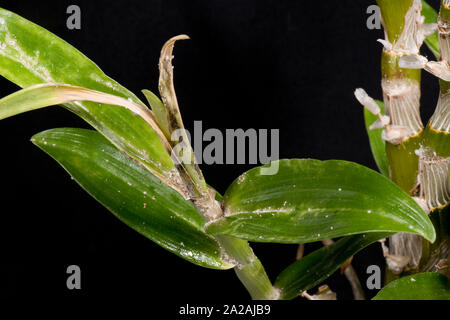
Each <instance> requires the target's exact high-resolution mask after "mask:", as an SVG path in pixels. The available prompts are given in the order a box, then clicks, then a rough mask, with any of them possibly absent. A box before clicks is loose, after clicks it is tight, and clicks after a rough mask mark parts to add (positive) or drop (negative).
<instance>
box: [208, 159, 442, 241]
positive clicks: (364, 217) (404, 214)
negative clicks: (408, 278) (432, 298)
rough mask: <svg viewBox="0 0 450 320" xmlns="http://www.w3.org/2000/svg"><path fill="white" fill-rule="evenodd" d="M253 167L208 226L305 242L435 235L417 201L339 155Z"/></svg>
mask: <svg viewBox="0 0 450 320" xmlns="http://www.w3.org/2000/svg"><path fill="white" fill-rule="evenodd" d="M270 165H271V164H267V165H265V166H263V167H258V168H254V169H252V170H250V171H248V172H246V173H244V174H243V175H242V176H240V177H239V178H238V179H236V180H235V181H234V182H233V183H232V184H231V186H230V187H229V188H228V190H227V191H226V192H225V195H224V199H223V207H224V215H225V216H224V217H223V218H220V219H218V220H215V221H214V222H212V223H210V224H209V225H208V227H207V231H208V232H210V233H212V234H226V235H230V236H234V237H238V238H242V239H246V240H251V241H258V242H278V243H305V242H313V241H318V240H323V239H328V238H335V237H340V236H344V235H351V234H357V233H365V232H410V233H415V234H419V235H421V236H423V237H425V238H426V239H428V240H430V241H434V239H435V237H436V234H435V231H434V228H433V225H432V223H431V221H430V220H429V218H428V216H427V215H426V213H425V212H423V211H422V209H421V208H420V207H419V205H418V204H417V203H416V202H415V201H414V200H413V199H412V198H411V197H410V196H409V195H408V194H406V193H405V192H403V191H402V190H401V189H400V188H399V187H397V186H396V185H395V184H394V183H392V182H391V181H389V179H387V178H386V177H384V176H382V175H380V174H379V173H377V172H375V171H373V170H370V169H368V168H366V167H363V166H361V165H358V164H356V163H352V162H347V161H338V160H329V161H319V160H312V159H292V160H280V161H279V162H278V166H279V170H278V173H277V174H275V175H263V174H261V171H262V170H261V169H264V168H267V167H268V166H270Z"/></svg>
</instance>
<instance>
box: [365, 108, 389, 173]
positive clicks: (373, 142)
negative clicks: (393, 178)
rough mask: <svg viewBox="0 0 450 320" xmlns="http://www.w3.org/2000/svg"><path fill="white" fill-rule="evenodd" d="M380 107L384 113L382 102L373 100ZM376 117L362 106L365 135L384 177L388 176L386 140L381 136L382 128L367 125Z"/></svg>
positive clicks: (376, 117)
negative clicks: (372, 128) (370, 127)
mask: <svg viewBox="0 0 450 320" xmlns="http://www.w3.org/2000/svg"><path fill="white" fill-rule="evenodd" d="M375 101H376V102H377V104H378V106H379V107H380V110H381V113H382V114H386V109H385V107H384V103H383V102H381V101H378V100H375ZM377 119H378V116H376V115H374V114H372V113H371V112H370V111H369V110H367V109H366V108H364V121H365V123H366V130H367V135H368V136H369V143H370V149H371V150H372V154H373V157H374V159H375V162H376V164H377V166H378V169H379V170H380V172H381V173H382V174H384V175H385V176H386V177H389V160H388V157H387V155H386V142H385V141H384V140H383V139H382V138H381V132H382V131H383V129H375V130H370V129H369V126H370V125H371V124H372V123H374V122H375V121H376V120H377Z"/></svg>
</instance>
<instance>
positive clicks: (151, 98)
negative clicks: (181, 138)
mask: <svg viewBox="0 0 450 320" xmlns="http://www.w3.org/2000/svg"><path fill="white" fill-rule="evenodd" d="M142 93H143V94H144V96H145V98H146V99H147V101H148V103H149V104H150V107H151V108H152V111H153V113H154V115H155V119H156V120H157V121H158V124H159V126H160V127H161V130H162V131H163V132H164V135H165V136H166V138H167V139H169V138H170V131H169V122H168V118H167V112H166V107H165V106H164V104H163V103H162V101H161V100H160V99H159V98H158V97H157V96H156V95H155V94H154V93H153V92H151V91H150V90H147V89H144V90H142Z"/></svg>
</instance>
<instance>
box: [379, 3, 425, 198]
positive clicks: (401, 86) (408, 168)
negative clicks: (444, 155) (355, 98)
mask: <svg viewBox="0 0 450 320" xmlns="http://www.w3.org/2000/svg"><path fill="white" fill-rule="evenodd" d="M377 3H378V5H379V6H380V9H381V14H382V18H383V25H384V29H385V33H386V36H387V39H386V40H387V41H389V42H390V43H391V44H392V49H391V50H388V49H386V48H384V49H383V51H382V56H381V73H382V87H383V100H384V103H385V106H386V111H387V114H388V115H389V116H390V118H391V124H392V125H394V126H405V127H408V129H409V131H410V134H408V137H407V139H405V140H404V141H403V142H402V143H400V144H397V145H395V144H392V143H390V142H387V143H386V153H387V155H388V158H389V169H390V178H391V180H392V181H394V182H395V183H396V184H397V185H399V186H400V187H401V188H402V189H403V190H405V191H406V192H412V190H413V188H414V186H415V180H416V176H417V170H418V158H417V155H416V154H415V153H414V150H415V149H417V147H418V143H419V138H418V135H420V133H421V132H422V128H423V125H422V121H421V120H420V112H419V107H420V101H419V99H420V76H421V70H420V69H404V68H400V67H399V65H398V62H399V59H400V57H402V56H404V55H409V54H417V53H418V52H414V53H408V52H407V51H408V50H407V49H411V48H406V44H408V45H411V43H412V41H411V38H410V37H414V36H415V35H414V34H409V32H412V31H414V30H409V29H410V27H409V28H406V26H407V24H408V25H410V23H413V22H414V21H413V17H412V14H413V13H412V12H413V11H412V10H413V9H414V8H413V5H414V1H413V0H396V1H390V0H378V1H377ZM411 21H413V22H411ZM406 39H409V40H408V41H407V40H406ZM412 49H414V48H412Z"/></svg>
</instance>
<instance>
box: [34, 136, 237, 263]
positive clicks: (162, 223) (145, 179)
mask: <svg viewBox="0 0 450 320" xmlns="http://www.w3.org/2000/svg"><path fill="white" fill-rule="evenodd" d="M32 141H33V143H34V144H36V145H37V146H38V147H39V148H41V149H42V150H44V151H45V152H46V153H48V154H49V155H50V156H51V157H53V158H54V159H55V160H56V161H58V163H59V164H61V165H62V166H63V167H64V168H65V169H66V170H67V172H69V174H70V175H71V176H72V177H73V178H74V179H75V181H77V182H78V183H79V184H80V185H81V186H82V187H83V188H84V189H85V190H86V191H87V192H88V193H89V194H90V195H91V196H93V197H94V198H95V199H96V200H97V201H99V202H100V203H101V204H102V205H104V206H105V207H106V208H107V209H109V210H110V211H111V212H112V213H113V214H114V215H115V216H117V217H118V218H119V219H120V220H122V221H123V222H124V223H126V224H127V225H128V226H130V227H131V228H133V229H135V230H136V231H138V232H139V233H141V234H143V235H144V236H146V237H147V238H149V239H151V240H153V241H154V242H156V243H157V244H159V245H160V246H162V247H163V248H165V249H167V250H169V251H171V252H173V253H175V254H177V255H178V256H180V257H182V258H184V259H186V260H188V261H190V262H193V263H195V264H198V265H201V266H204V267H209V268H215V269H228V268H231V267H233V266H232V265H231V264H230V263H228V262H225V261H223V260H222V251H221V248H220V247H219V245H218V243H217V241H216V240H215V239H214V238H213V237H211V236H209V235H207V234H206V233H205V232H204V231H203V227H204V220H203V218H202V217H201V216H200V213H199V212H198V211H197V210H196V208H195V207H194V205H193V204H192V203H191V202H190V201H187V200H185V199H184V198H183V197H182V196H181V195H180V194H179V193H178V192H176V191H175V190H173V189H172V188H170V187H168V186H167V185H166V184H164V183H163V182H161V181H160V180H159V179H157V178H155V177H154V176H153V175H152V174H150V173H149V172H148V171H147V170H145V168H143V167H142V166H140V165H138V164H136V163H135V162H134V161H133V160H132V159H130V158H129V157H127V156H126V155H125V154H123V153H122V152H121V151H119V150H118V149H117V148H116V147H114V146H113V145H112V144H110V143H109V142H108V141H107V140H106V139H105V138H104V137H102V136H101V135H100V134H99V133H97V132H95V131H91V130H85V129H68V128H66V129H53V130H48V131H45V132H42V133H39V134H37V135H35V136H34V137H33V138H32ZM88 218H89V217H86V219H88Z"/></svg>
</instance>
